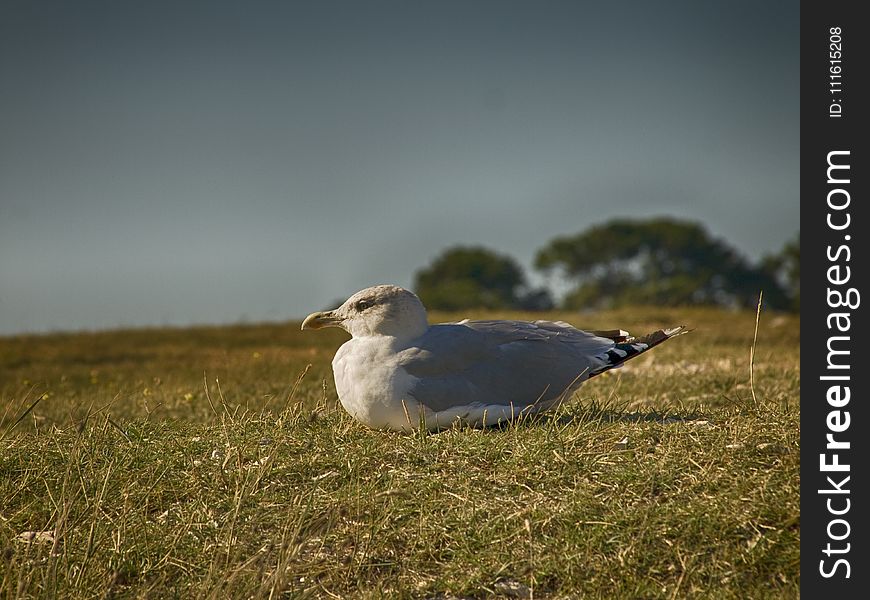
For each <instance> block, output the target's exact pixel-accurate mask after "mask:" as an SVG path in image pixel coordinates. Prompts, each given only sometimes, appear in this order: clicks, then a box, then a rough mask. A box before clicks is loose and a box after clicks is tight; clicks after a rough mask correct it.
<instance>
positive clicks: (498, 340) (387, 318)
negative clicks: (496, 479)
mask: <svg viewBox="0 0 870 600" xmlns="http://www.w3.org/2000/svg"><path fill="white" fill-rule="evenodd" d="M323 327H341V328H342V329H344V330H345V331H347V332H348V333H349V334H350V335H351V339H350V340H348V341H347V342H345V343H344V344H343V345H342V346H341V347H340V348H339V349H338V351H337V352H336V353H335V358H334V359H333V361H332V370H333V374H334V376H335V388H336V391H337V392H338V399H339V401H340V402H341V405H342V406H343V407H344V409H345V410H346V411H347V412H348V413H350V415H351V416H353V418H354V419H356V420H357V421H360V422H361V423H363V424H365V425H367V426H369V427H371V428H373V429H389V430H396V431H412V430H416V429H418V428H420V429H427V430H429V431H437V430H439V429H444V428H447V427H450V426H452V425H453V424H455V423H462V424H466V425H469V426H471V427H486V426H489V425H497V424H499V423H503V422H507V421H513V420H516V419H517V418H519V417H522V416H525V415H530V414H534V413H538V412H542V411H545V410H549V409H552V408H554V407H556V406H558V405H559V404H560V403H561V402H562V401H563V400H564V399H565V398H567V397H569V396H570V394H571V393H572V392H573V391H574V390H576V389H577V388H578V387H580V385H581V384H582V383H583V382H584V381H586V380H587V379H589V378H591V377H594V376H596V375H599V374H601V373H604V372H605V371H608V370H610V369H613V368H616V367H620V366H622V364H623V363H625V361H627V360H629V359H631V358H634V357H635V356H638V355H639V354H641V353H643V352H645V351H647V350H649V349H650V348H652V347H653V346H656V345H658V344H660V343H662V342H664V341H665V340H668V339H670V338H672V337H674V336H677V335H680V334H682V333H686V332H687V330H686V328H685V327H684V326H679V327H674V328H670V329H660V330H658V331H655V332H653V333H651V334H649V335H645V336H642V337H631V336H630V335H629V334H628V332H626V331H623V330H621V329H615V330H609V331H581V330H579V329H576V328H574V327H573V326H571V325H570V324H568V323H565V322H564V321H555V322H552V321H534V322H529V321H502V320H491V321H469V320H467V319H466V320H464V321H459V322H456V323H441V324H438V325H429V322H428V319H427V316H426V308H425V307H424V306H423V303H422V302H421V301H420V299H419V298H418V297H417V296H416V294H414V293H413V292H410V291H408V290H406V289H403V288H401V287H397V286H394V285H376V286H374V287H369V288H366V289H364V290H361V291H359V292H357V293H355V294H354V295H352V296H351V297H350V298H348V299H347V300H346V301H345V302H344V303H343V304H342V305H341V306H339V307H338V308H336V309H335V310H330V311H325V312H315V313H312V314H310V315H308V316H307V317H306V318H305V320H304V321H303V322H302V329H303V330H306V329H320V328H323Z"/></svg>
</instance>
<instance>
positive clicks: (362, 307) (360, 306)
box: [355, 300, 372, 312]
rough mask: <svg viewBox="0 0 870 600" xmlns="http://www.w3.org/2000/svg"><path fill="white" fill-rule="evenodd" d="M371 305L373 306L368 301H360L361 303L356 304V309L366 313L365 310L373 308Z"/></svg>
mask: <svg viewBox="0 0 870 600" xmlns="http://www.w3.org/2000/svg"><path fill="white" fill-rule="evenodd" d="M371 305H372V303H371V302H369V301H368V300H360V301H359V302H357V303H356V306H355V308H356V309H357V310H358V311H359V312H362V311H364V310H365V309H367V308H369V307H371Z"/></svg>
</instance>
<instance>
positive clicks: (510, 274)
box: [414, 246, 553, 310]
mask: <svg viewBox="0 0 870 600" xmlns="http://www.w3.org/2000/svg"><path fill="white" fill-rule="evenodd" d="M414 290H415V291H416V292H417V295H418V296H419V297H420V300H422V301H423V304H425V305H426V306H427V307H429V308H434V309H439V310H460V309H466V308H489V309H507V308H511V309H522V310H547V309H550V308H552V307H553V301H552V299H551V298H550V295H549V293H548V292H547V291H546V290H540V289H539V290H530V289H529V288H528V285H527V284H526V279H525V276H524V275H523V271H522V269H521V268H520V266H519V265H518V264H517V263H516V262H515V261H514V259H512V258H511V257H509V256H505V255H502V254H498V253H496V252H493V251H492V250H488V249H486V248H481V247H464V246H457V247H454V248H449V249H447V250H446V251H444V253H442V254H441V255H440V256H439V257H438V258H436V259H435V261H433V262H432V264H431V265H429V266H428V267H426V268H425V269H421V270H420V271H418V272H417V274H416V276H415V278H414Z"/></svg>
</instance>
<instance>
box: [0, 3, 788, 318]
mask: <svg viewBox="0 0 870 600" xmlns="http://www.w3.org/2000/svg"><path fill="white" fill-rule="evenodd" d="M798 44H799V4H798V2H778V1H770V2H761V3H759V2H749V1H742V0H741V1H727V2H726V1H721V2H711V1H701V2H699V1H697V0H694V1H685V2H642V1H636V2H607V3H605V2H583V1H574V2H555V1H547V2H533V1H531V0H529V1H525V2H508V1H498V2H484V1H474V2H450V1H444V0H439V1H437V2H436V1H431V2H350V1H348V2H290V1H284V2H264V1H249V2H220V1H214V0H212V1H208V2H185V1H181V0H176V1H172V2H163V1H149V2H141V1H125V0H106V1H104V2H93V1H88V0H77V1H76V2H68V1H56V2H47V1H44V0H0V82H2V85H0V333H4V334H10V333H19V332H42V331H56V330H81V329H104V328H113V327H120V326H126V327H129V326H153V325H156V326H162V325H186V324H194V323H233V322H240V321H283V320H288V319H299V318H302V317H304V316H305V315H306V314H307V313H309V312H312V311H314V310H320V309H322V308H325V307H326V306H327V305H328V304H330V303H331V302H333V301H334V300H336V299H340V298H344V297H347V296H348V295H350V294H351V293H353V292H355V291H356V290H358V289H361V288H364V287H367V286H369V285H374V284H379V283H394V284H397V285H402V286H404V287H411V286H412V284H413V278H414V273H415V271H417V270H419V269H420V268H423V267H425V266H426V265H428V264H429V263H431V262H432V260H433V259H435V258H436V257H437V256H438V255H439V254H440V253H441V252H442V251H443V250H445V249H446V248H448V247H450V246H453V245H458V244H462V245H482V246H485V247H488V248H490V249H493V250H495V251H497V252H500V253H504V254H508V255H510V256H512V257H514V258H515V259H516V260H517V261H518V262H519V263H520V264H521V265H523V266H524V267H525V268H527V269H528V271H529V274H530V275H532V278H533V281H535V279H534V273H533V271H532V264H533V260H534V256H535V253H536V251H537V250H538V249H540V248H541V247H543V246H545V245H546V244H547V242H548V241H550V240H551V239H552V238H554V237H556V236H559V235H570V234H576V233H579V232H581V231H583V230H585V229H586V228H588V227H590V226H591V225H594V224H599V223H603V222H605V221H607V220H609V219H612V218H615V217H636V218H642V217H647V216H662V215H669V216H674V217H678V218H682V219H690V220H694V221H700V222H703V223H704V224H705V225H706V227H707V228H708V230H709V231H710V233H711V234H712V235H713V236H715V237H717V238H721V239H724V240H726V241H727V242H728V243H730V244H731V245H732V246H734V247H735V248H736V249H738V250H739V251H740V252H742V253H743V254H744V255H745V256H746V257H747V258H749V259H751V260H757V259H759V258H760V257H761V256H763V255H764V254H766V253H771V252H776V251H778V250H779V249H780V248H781V247H782V246H783V244H784V243H786V242H787V241H788V240H790V239H792V238H794V237H795V235H796V234H797V232H798V230H799V227H800V220H799V108H800V103H799V93H798V92H799V90H798V88H799V47H798ZM538 281H541V280H540V279H538Z"/></svg>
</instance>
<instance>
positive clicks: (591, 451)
mask: <svg viewBox="0 0 870 600" xmlns="http://www.w3.org/2000/svg"><path fill="white" fill-rule="evenodd" d="M462 316H467V315H462ZM472 316H494V315H472ZM495 316H504V315H495ZM511 316H526V317H531V318H540V316H539V315H534V316H533V315H511ZM548 316H549V317H551V318H563V319H566V320H568V321H570V322H572V323H574V324H576V325H578V326H580V327H589V328H593V327H594V328H613V327H623V328H627V329H629V330H630V331H632V332H633V333H647V332H648V331H651V330H653V329H657V328H659V327H662V326H670V325H675V324H682V323H685V324H687V325H690V326H692V327H694V328H695V331H694V332H692V333H691V334H690V335H686V336H681V337H679V338H676V339H674V340H671V341H669V342H667V343H666V344H664V345H662V346H660V347H658V348H656V349H654V350H652V351H650V352H649V353H647V354H645V355H643V356H642V357H639V358H638V359H636V360H635V361H632V362H631V363H629V364H628V365H627V366H626V367H625V368H624V369H622V370H620V371H616V372H613V373H612V374H608V375H606V376H602V377H600V378H598V379H597V380H593V381H591V382H589V383H587V384H586V385H584V386H583V387H582V388H581V389H580V391H579V392H578V393H577V394H576V395H575V398H574V399H573V401H572V402H571V403H569V404H567V405H566V406H563V407H562V408H561V409H560V410H559V411H558V412H557V414H556V415H554V416H553V417H548V418H539V419H533V420H529V421H526V422H523V423H519V424H515V425H510V426H506V427H503V428H501V429H489V430H483V431H481V430H469V429H453V430H448V431H445V432H442V433H440V434H436V435H429V434H413V435H402V434H397V433H386V432H378V431H372V430H368V429H366V428H365V427H363V426H362V425H359V424H357V423H355V422H354V421H353V420H352V419H350V418H349V417H348V416H347V415H346V414H345V413H344V412H343V411H342V409H341V407H340V406H338V405H337V404H336V396H335V389H334V386H333V383H332V375H331V369H330V365H329V363H330V360H331V358H332V355H333V353H334V351H335V349H336V348H337V346H338V345H339V344H340V343H342V341H343V340H344V339H345V338H346V336H344V335H343V334H342V332H339V331H334V330H329V331H320V332H304V333H302V332H299V331H298V324H293V323H290V324H280V325H250V326H233V327H223V328H193V329H163V330H161V329H154V330H133V331H114V332H106V333H93V334H58V335H48V336H23V337H7V338H0V404H2V410H0V416H2V421H0V436H2V439H0V548H2V550H0V553H2V554H0V593H2V596H3V597H8V598H28V597H31V598H43V597H82V598H107V597H120V598H126V597H149V598H171V597H182V598H191V597H197V598H209V597H213V598H229V597H232V598H236V597H238V598H243V597H244V598H248V597H254V598H260V597H263V598H266V597H286V598H305V597H317V598H321V597H335V598H347V597H360V598H381V597H398V598H440V599H444V600H446V599H447V598H455V597H460V598H462V597H470V598H489V597H505V598H523V597H526V598H528V597H533V598H577V597H588V598H695V597H697V598H735V599H737V598H741V599H742V598H781V597H786V598H788V597H798V594H799V592H798V584H799V539H800V512H799V495H798V488H799V474H798V471H799V464H800V462H799V417H800V413H799V405H798V397H799V390H800V373H799V358H800V351H799V344H800V340H799V336H798V329H799V322H798V320H797V318H795V317H789V316H783V315H774V314H766V313H762V316H761V322H760V328H759V334H758V342H757V348H756V351H755V358H754V391H755V397H754V398H753V394H752V390H751V389H750V377H749V363H750V360H749V354H750V347H751V345H752V341H753V334H754V330H755V314H754V313H749V312H742V313H731V312H720V311H715V310H701V309H658V308H647V309H633V310H622V311H612V312H603V313H598V314H594V315H576V314H574V315H569V314H553V315H548ZM450 318H456V315H434V316H433V319H432V320H433V321H435V320H446V319H450ZM309 365H310V367H309ZM303 374H304V376H303ZM37 400H38V402H37V403H36V405H35V406H33V408H32V410H30V412H28V411H27V409H28V408H29V407H30V406H31V405H32V404H33V403H34V402H36V401H37ZM22 416H23V418H22ZM26 532H44V533H43V534H42V535H41V536H39V537H38V538H37V539H34V540H31V541H29V542H28V541H24V540H23V539H22V537H21V536H22V534H25V533H26ZM32 535H34V534H31V536H32Z"/></svg>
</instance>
